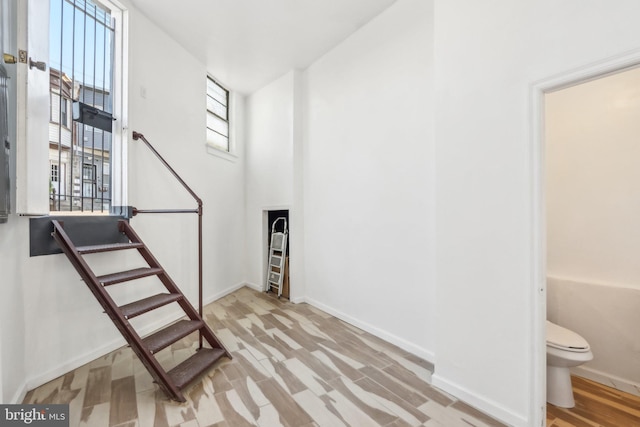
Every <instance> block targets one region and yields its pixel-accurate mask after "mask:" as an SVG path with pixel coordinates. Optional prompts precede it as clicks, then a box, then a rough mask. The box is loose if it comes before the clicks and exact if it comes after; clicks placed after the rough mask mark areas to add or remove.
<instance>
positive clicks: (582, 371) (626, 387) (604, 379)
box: [571, 366, 640, 396]
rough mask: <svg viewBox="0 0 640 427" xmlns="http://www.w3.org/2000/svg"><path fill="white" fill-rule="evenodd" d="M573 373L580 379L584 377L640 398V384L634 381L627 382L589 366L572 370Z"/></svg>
mask: <svg viewBox="0 0 640 427" xmlns="http://www.w3.org/2000/svg"><path fill="white" fill-rule="evenodd" d="M571 373H573V374H576V375H577V376H579V377H584V378H587V379H590V380H592V381H595V382H597V383H600V384H603V385H606V386H607V387H613V388H615V389H616V390H620V391H624V392H625V393H629V394H633V395H635V396H640V384H638V383H634V382H633V381H629V380H626V379H624V378H620V377H617V376H615V375H611V374H607V373H605V372H602V371H597V370H595V369H591V368H589V367H588V366H578V367H576V368H573V369H571Z"/></svg>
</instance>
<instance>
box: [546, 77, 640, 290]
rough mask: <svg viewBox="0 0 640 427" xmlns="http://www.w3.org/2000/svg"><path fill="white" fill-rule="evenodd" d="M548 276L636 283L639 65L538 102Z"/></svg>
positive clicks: (639, 277)
mask: <svg viewBox="0 0 640 427" xmlns="http://www.w3.org/2000/svg"><path fill="white" fill-rule="evenodd" d="M545 114H546V116H545V124H546V147H547V148H546V150H547V153H546V164H547V189H546V191H547V205H546V206H547V230H548V231H547V234H548V237H547V248H548V249H547V269H548V271H549V275H551V276H556V277H564V278H568V279H573V280H579V281H585V282H593V283H606V284H609V285H625V286H631V287H635V288H636V289H640V263H638V259H637V254H638V253H640V224H639V223H638V218H640V168H639V167H638V164H639V162H640V144H638V138H640V121H639V120H638V117H640V69H634V70H631V71H627V72H624V73H619V74H615V75H612V76H608V77H606V78H602V79H598V80H594V81H590V82H587V83H584V84H581V85H577V86H573V87H571V88H568V89H564V90H561V91H557V92H554V93H550V94H548V95H547V96H546V100H545Z"/></svg>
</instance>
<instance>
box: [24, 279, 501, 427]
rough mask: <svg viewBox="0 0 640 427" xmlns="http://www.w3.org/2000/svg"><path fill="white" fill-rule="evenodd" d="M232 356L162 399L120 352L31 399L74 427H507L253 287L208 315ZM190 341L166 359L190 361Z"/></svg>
mask: <svg viewBox="0 0 640 427" xmlns="http://www.w3.org/2000/svg"><path fill="white" fill-rule="evenodd" d="M205 313H206V320H207V323H208V324H209V325H210V326H211V327H212V329H213V330H214V332H216V334H217V335H218V336H219V337H220V339H221V340H222V341H223V343H224V344H225V346H226V347H227V348H228V349H229V351H230V352H231V353H232V354H233V360H231V361H229V360H228V359H224V361H221V362H220V364H219V365H217V367H216V368H215V369H213V370H211V371H210V372H209V373H208V374H207V375H205V376H204V377H203V379H202V381H199V382H197V383H196V384H194V385H193V386H192V387H191V389H190V390H188V391H187V393H186V394H187V402H186V403H184V404H179V403H175V402H172V401H169V400H167V399H166V398H165V396H164V395H163V394H162V393H161V392H159V391H158V388H157V386H156V385H155V384H153V382H152V381H151V377H150V376H149V374H148V373H147V372H146V370H145V369H144V368H143V367H142V364H141V363H140V362H139V361H138V360H137V359H136V358H135V356H133V353H132V352H131V351H130V349H128V348H121V349H119V350H117V351H114V352H113V353H110V354H108V355H106V356H104V357H102V358H100V359H98V360H95V361H93V362H91V363H89V364H87V365H85V366H82V367H80V368H78V369H76V370H75V371H72V372H69V373H67V374H66V375H64V376H62V377H60V378H58V379H56V380H54V381H51V382H50V383H48V384H45V385H43V386H41V387H39V388H37V389H35V390H32V391H30V392H29V393H28V394H27V396H26V397H25V400H24V403H45V404H46V403H49V404H53V403H68V404H69V410H70V420H71V423H70V425H71V426H72V427H76V426H118V427H136V426H137V427H146V426H149V427H152V426H153V427H173V426H182V427H206V426H212V427H213V426H215V427H243V426H260V427H271V426H284V427H312V426H314V427H316V426H327V427H340V426H353V427H367V426H372V427H375V426H386V427H405V426H431V427H487V426H492V427H499V426H503V424H501V423H499V422H497V421H495V420H493V419H492V418H489V417H487V416H486V415H484V414H482V413H481V412H479V411H477V410H475V409H473V408H472V407H470V406H469V405H467V404H465V403H463V402H461V401H459V400H456V399H455V398H453V397H452V396H450V395H448V394H446V393H444V392H442V391H440V390H438V389H436V388H434V387H432V386H431V385H430V380H431V373H432V372H433V366H432V365H431V364H430V363H428V362H425V361H424V360H421V359H419V358H417V357H415V356H413V355H411V354H409V353H407V352H405V351H403V350H401V349H400V348H398V347H396V346H393V345H391V344H389V343H387V342H385V341H382V340H380V339H378V338H376V337H374V336H372V335H370V334H368V333H366V332H364V331H362V330H360V329H357V328H355V327H353V326H350V325H348V324H346V323H344V322H342V321H340V320H338V319H336V318H334V317H332V316H330V315H328V314H326V313H324V312H322V311H320V310H317V309H315V308H314V307H311V306H309V305H307V304H292V303H289V302H288V301H286V300H278V299H276V298H274V297H273V296H272V294H270V295H267V294H264V293H261V292H256V291H253V290H250V289H248V288H243V289H240V290H238V291H236V292H234V293H232V294H230V295H228V296H226V297H225V298H222V299H220V300H218V301H216V302H214V303H212V304H210V305H208V306H207V307H206V309H205ZM195 340H196V337H195V336H194V337H187V338H185V339H184V340H182V341H180V342H178V343H176V344H174V345H173V346H171V347H170V348H169V349H166V350H163V351H162V352H161V353H159V354H160V355H162V357H163V361H162V363H163V364H166V365H173V364H176V363H179V362H180V361H181V360H183V359H184V358H185V357H186V356H187V355H188V354H190V351H189V350H188V349H189V348H190V347H192V346H195Z"/></svg>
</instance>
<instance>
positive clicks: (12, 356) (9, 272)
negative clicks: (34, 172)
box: [0, 0, 27, 403]
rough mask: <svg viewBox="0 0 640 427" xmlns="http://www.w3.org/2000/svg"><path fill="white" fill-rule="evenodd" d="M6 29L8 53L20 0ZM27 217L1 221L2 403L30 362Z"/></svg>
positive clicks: (10, 9)
mask: <svg viewBox="0 0 640 427" xmlns="http://www.w3.org/2000/svg"><path fill="white" fill-rule="evenodd" d="M0 7H1V9H2V22H1V24H2V30H0V31H3V42H4V48H5V49H6V50H5V52H15V51H16V50H17V48H16V33H15V31H16V27H15V22H16V21H17V15H16V12H17V1H16V0H2V2H1V3H0ZM5 69H6V70H7V74H8V75H9V77H10V79H9V81H8V86H9V103H8V105H9V106H14V108H9V111H8V117H9V142H10V143H11V144H12V147H14V148H15V142H16V126H15V124H16V115H15V111H16V108H15V105H16V80H17V78H16V68H15V66H11V65H6V66H5ZM15 165H16V159H15V149H13V150H11V159H10V177H11V178H10V179H11V184H12V185H15V177H16V176H15ZM11 206H15V194H12V195H11ZM25 222H26V220H25V219H23V218H19V217H17V216H16V215H10V216H9V219H8V222H7V223H5V224H0V255H1V256H0V272H2V280H1V282H2V298H0V384H2V386H1V387H0V402H1V403H5V402H13V401H15V400H16V399H18V398H19V397H20V395H21V394H22V393H23V390H22V389H23V384H24V378H25V375H26V365H25V360H24V348H25V328H26V326H25V318H24V313H23V312H22V306H23V302H24V293H23V290H22V282H21V280H20V274H21V271H22V266H21V265H20V264H19V263H17V262H16V259H21V258H23V257H24V253H25V251H26V250H27V249H26V248H25V244H26V242H27V237H26V235H25V230H26V228H25V226H24V223H25Z"/></svg>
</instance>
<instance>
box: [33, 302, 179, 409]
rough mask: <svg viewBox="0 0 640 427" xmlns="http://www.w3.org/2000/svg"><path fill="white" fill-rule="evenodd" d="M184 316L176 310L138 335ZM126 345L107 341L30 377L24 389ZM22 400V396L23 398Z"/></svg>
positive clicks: (120, 341) (118, 340)
mask: <svg viewBox="0 0 640 427" xmlns="http://www.w3.org/2000/svg"><path fill="white" fill-rule="evenodd" d="M183 316H184V312H183V311H181V310H176V311H175V312H173V313H171V314H168V315H167V316H165V317H163V318H162V319H159V320H156V321H155V322H153V323H150V324H148V325H146V326H144V327H141V328H140V330H139V333H140V335H142V336H144V335H148V334H150V333H152V332H155V331H157V330H159V329H161V328H162V327H164V326H166V325H168V324H169V323H173V322H175V321H177V320H179V319H180V318H182V317H183ZM126 344H127V342H126V341H125V339H124V338H122V337H119V338H116V339H113V340H111V341H109V342H108V343H106V344H103V345H101V346H100V347H97V348H94V349H92V350H91V351H88V352H86V353H84V354H81V355H79V356H78V357H75V358H73V359H71V360H69V361H67V362H66V363H63V364H61V365H58V366H56V367H55V368H53V369H51V370H49V371H47V372H43V373H41V374H38V375H35V376H33V377H30V378H29V379H28V380H27V382H26V389H27V390H32V389H34V388H36V387H39V386H41V385H43V384H46V383H48V382H49V381H51V380H54V379H56V378H58V377H60V376H62V375H64V374H66V373H67V372H70V371H72V370H74V369H77V368H79V367H80V366H82V365H85V364H87V363H89V362H92V361H93V360H96V359H98V358H100V357H102V356H104V355H105V354H108V353H111V352H112V351H114V350H117V349H119V348H120V347H123V346H125V345H126ZM23 398H24V396H23Z"/></svg>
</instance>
